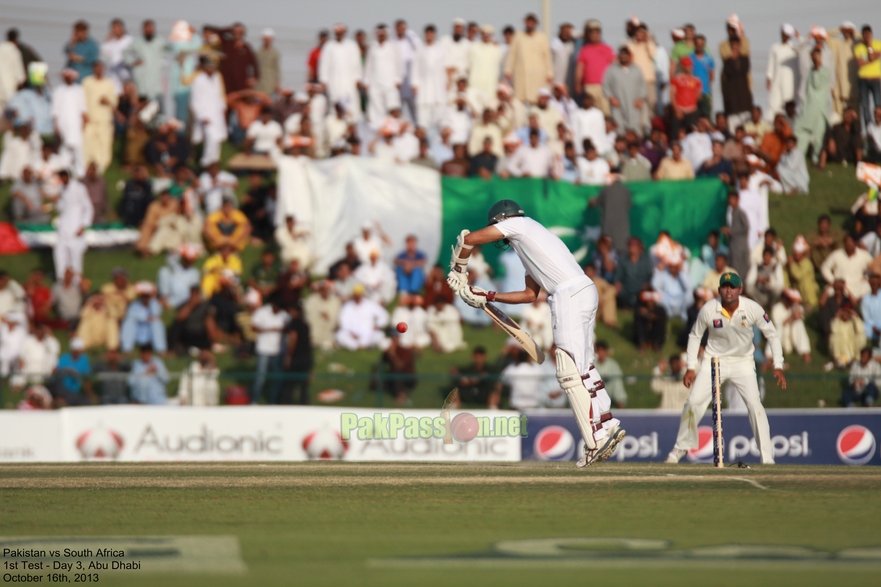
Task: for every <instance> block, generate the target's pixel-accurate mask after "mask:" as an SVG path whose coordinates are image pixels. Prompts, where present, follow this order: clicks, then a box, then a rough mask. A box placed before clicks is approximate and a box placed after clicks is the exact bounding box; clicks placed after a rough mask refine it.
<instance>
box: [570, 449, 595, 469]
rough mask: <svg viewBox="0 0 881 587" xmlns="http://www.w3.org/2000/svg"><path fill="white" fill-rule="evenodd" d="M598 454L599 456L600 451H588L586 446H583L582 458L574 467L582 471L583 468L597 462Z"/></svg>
mask: <svg viewBox="0 0 881 587" xmlns="http://www.w3.org/2000/svg"><path fill="white" fill-rule="evenodd" d="M599 454H600V451H599V449H598V448H595V449H593V450H590V449H589V448H587V445H586V444H585V445H584V456H583V457H581V458H580V459H579V460H578V462H577V463H575V466H576V467H578V468H579V469H584V468H585V467H589V466H591V465H592V464H594V463H595V462H597V456H598V455H599Z"/></svg>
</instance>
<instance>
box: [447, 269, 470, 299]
mask: <svg viewBox="0 0 881 587" xmlns="http://www.w3.org/2000/svg"><path fill="white" fill-rule="evenodd" d="M447 285H449V286H450V289H451V290H453V293H456V294H457V293H459V292H460V291H462V289H464V288H466V287H468V271H467V270H466V269H465V268H464V267H461V268H460V267H458V266H456V267H453V268H452V269H450V272H449V273H447Z"/></svg>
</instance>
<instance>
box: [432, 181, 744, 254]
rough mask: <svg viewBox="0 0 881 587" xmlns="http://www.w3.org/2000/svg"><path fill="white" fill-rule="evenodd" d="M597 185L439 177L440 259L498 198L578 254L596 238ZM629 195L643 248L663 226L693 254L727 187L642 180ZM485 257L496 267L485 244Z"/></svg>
mask: <svg viewBox="0 0 881 587" xmlns="http://www.w3.org/2000/svg"><path fill="white" fill-rule="evenodd" d="M602 187H603V186H582V185H573V184H570V183H566V182H562V181H552V180H545V179H531V178H515V179H507V180H506V179H501V178H497V177H494V178H493V179H491V180H489V181H486V180H483V179H462V178H456V177H442V178H441V196H442V198H441V199H442V201H443V233H442V240H441V242H442V243H443V246H442V247H441V257H440V263H441V264H445V263H447V262H448V261H449V257H448V255H447V254H446V253H447V252H448V250H449V249H448V248H447V247H449V246H450V245H452V244H454V243H455V242H456V235H458V234H459V232H460V231H461V230H462V229H463V228H467V229H468V230H471V231H474V230H477V229H479V228H482V227H484V226H486V215H487V212H488V211H489V208H490V206H492V205H493V204H494V203H495V202H497V201H498V200H502V199H510V200H515V201H516V202H517V203H518V204H520V205H521V206H522V207H523V210H524V211H525V212H526V214H527V215H528V216H530V217H532V218H534V219H536V220H537V221H539V222H541V223H542V224H543V225H545V226H547V227H548V228H550V229H551V230H552V231H553V232H554V233H555V234H557V235H558V236H560V238H562V239H563V241H564V242H565V243H566V245H567V246H568V247H569V250H571V251H573V253H575V254H576V257H579V258H583V256H584V254H585V253H586V252H587V250H588V248H589V246H590V244H591V242H592V241H593V240H594V239H595V238H596V236H598V234H599V232H598V229H599V224H600V211H599V209H597V208H589V207H588V202H589V201H590V200H591V199H593V198H595V197H596V196H597V194H599V192H600V190H602ZM627 187H628V188H630V191H631V193H632V194H633V207H632V209H631V210H630V233H631V234H632V235H633V236H638V237H639V238H641V239H642V241H643V242H644V243H645V244H646V249H648V247H649V246H651V245H652V244H653V243H654V242H655V241H656V240H657V238H658V234H660V231H662V230H667V231H668V232H669V233H670V235H671V236H672V237H673V239H674V240H676V241H677V242H680V243H682V244H683V245H684V246H686V247H688V248H689V249H691V251H692V252H694V253H697V252H698V251H699V250H700V247H701V245H702V244H704V243H705V242H706V240H707V234H708V233H709V232H710V230H713V229H718V228H719V227H721V226H724V224H725V210H726V208H727V205H728V204H727V194H728V188H727V187H726V186H725V184H723V183H722V182H721V181H719V180H718V179H715V178H711V179H704V178H702V179H696V180H694V181H646V182H635V183H628V184H627ZM483 254H484V256H485V257H486V259H487V261H489V262H490V263H491V264H493V266H494V267H496V266H497V264H496V259H497V258H498V255H499V250H497V249H496V248H495V247H485V248H484V249H483Z"/></svg>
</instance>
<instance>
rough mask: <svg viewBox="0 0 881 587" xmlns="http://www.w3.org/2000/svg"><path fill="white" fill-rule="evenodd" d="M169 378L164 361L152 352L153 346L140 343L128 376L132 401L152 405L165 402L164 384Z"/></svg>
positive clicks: (166, 396) (159, 404) (166, 398)
mask: <svg viewBox="0 0 881 587" xmlns="http://www.w3.org/2000/svg"><path fill="white" fill-rule="evenodd" d="M170 379H171V378H170V377H169V375H168V369H166V368H165V363H164V362H162V359H161V358H159V357H158V356H156V355H154V354H153V347H151V346H150V345H148V344H146V345H142V346H141V348H140V353H139V356H138V358H137V359H135V360H134V362H133V363H132V370H131V374H130V375H129V376H128V385H129V388H130V389H131V392H130V393H131V398H132V403H136V404H146V405H152V406H162V405H165V404H167V403H168V395H167V393H166V391H165V385H166V384H167V383H168V382H169V380H170Z"/></svg>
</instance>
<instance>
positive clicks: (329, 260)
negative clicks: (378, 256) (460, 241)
mask: <svg viewBox="0 0 881 587" xmlns="http://www.w3.org/2000/svg"><path fill="white" fill-rule="evenodd" d="M278 164H279V175H278V205H277V211H276V220H277V221H283V219H284V217H285V216H288V215H291V216H294V217H295V218H296V219H297V223H298V224H300V225H302V227H303V228H304V229H307V230H309V232H310V233H311V239H310V243H309V245H310V248H311V249H312V251H314V252H316V253H317V254H318V255H319V257H318V259H317V260H316V262H315V263H314V264H313V265H312V266H311V268H310V269H311V271H312V273H313V274H316V275H321V274H324V273H326V272H327V268H328V267H329V266H330V265H331V264H333V262H334V261H337V260H338V259H340V258H341V257H342V256H343V253H344V251H345V245H346V243H347V242H349V241H351V240H353V239H354V238H356V237H357V236H358V235H359V234H360V233H361V225H362V224H363V223H364V222H365V221H371V222H378V223H379V224H380V226H381V227H382V229H383V231H385V233H386V234H388V236H389V238H391V241H392V245H391V246H390V247H388V248H387V250H386V252H385V259H386V261H391V260H392V259H393V258H394V257H395V255H397V254H398V253H399V252H401V251H402V250H404V238H405V237H406V236H407V235H408V234H415V235H416V236H418V237H419V248H420V249H421V250H422V251H423V252H424V253H425V254H426V255H428V258H429V261H430V262H433V261H434V260H435V259H437V255H438V252H439V250H440V239H441V221H442V218H441V216H442V211H441V210H442V208H441V182H440V174H439V173H438V172H437V171H434V170H431V169H427V168H425V167H421V166H418V165H401V164H397V163H392V162H388V161H377V160H376V159H372V158H367V157H351V156H342V157H334V158H331V159H325V160H323V161H315V160H312V159H307V158H305V157H300V158H294V157H282V158H280V159H279V160H278Z"/></svg>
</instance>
